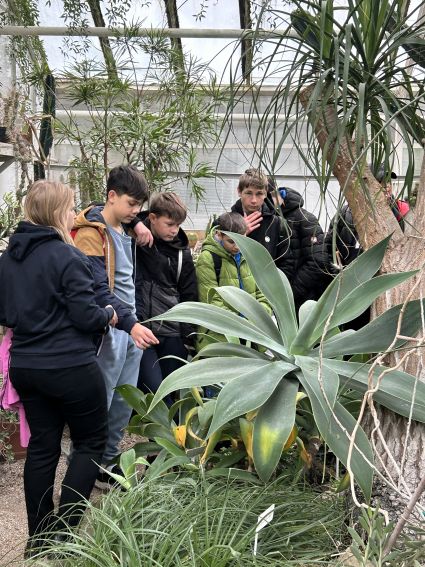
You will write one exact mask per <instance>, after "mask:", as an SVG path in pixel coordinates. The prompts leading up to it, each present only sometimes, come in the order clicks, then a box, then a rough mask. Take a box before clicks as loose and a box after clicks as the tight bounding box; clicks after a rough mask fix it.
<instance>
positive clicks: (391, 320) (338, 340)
mask: <svg viewBox="0 0 425 567" xmlns="http://www.w3.org/2000/svg"><path fill="white" fill-rule="evenodd" d="M422 301H423V304H424V306H425V300H422ZM402 307H403V304H399V305H395V306H394V307H391V308H390V309H388V311H386V312H385V313H383V314H382V315H380V316H379V317H377V318H376V319H374V320H373V321H371V322H370V323H368V324H367V325H365V326H364V327H363V328H362V329H360V330H359V331H356V332H355V333H351V334H350V335H349V336H347V335H345V334H344V333H341V334H340V335H338V336H336V337H332V338H331V339H329V340H327V341H326V342H325V343H324V345H323V356H324V357H326V358H333V357H335V356H339V355H348V354H362V353H372V352H376V353H377V352H383V351H385V350H387V348H388V347H389V346H390V345H391V344H392V342H393V340H394V337H395V336H396V332H397V326H398V319H399V316H400V312H401V309H402ZM421 326H422V320H421V300H419V299H415V300H414V301H410V302H409V303H408V304H407V305H406V308H405V311H404V314H403V320H402V323H401V327H400V334H401V335H403V336H405V337H414V336H415V335H416V333H417V332H418V331H419V329H420V328H421ZM405 342H406V341H404V340H398V341H397V342H396V344H395V347H394V348H399V347H401V346H402V345H403V344H405ZM316 351H318V349H316ZM313 352H314V351H313Z"/></svg>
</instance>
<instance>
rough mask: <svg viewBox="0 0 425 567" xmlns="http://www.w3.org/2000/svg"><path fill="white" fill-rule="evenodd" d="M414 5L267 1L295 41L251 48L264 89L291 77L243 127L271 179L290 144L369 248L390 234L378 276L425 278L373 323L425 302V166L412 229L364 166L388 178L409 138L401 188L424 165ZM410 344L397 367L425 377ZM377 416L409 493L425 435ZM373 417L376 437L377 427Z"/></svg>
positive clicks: (422, 59)
mask: <svg viewBox="0 0 425 567" xmlns="http://www.w3.org/2000/svg"><path fill="white" fill-rule="evenodd" d="M410 4H411V3H410V2H409V1H405V2H402V1H400V0H381V1H379V2H377V1H376V0H347V2H346V3H345V7H340V8H339V9H338V11H337V8H336V7H335V2H333V1H332V0H325V1H321V0H310V1H309V2H305V1H300V0H295V1H293V2H292V3H291V8H292V9H288V8H286V7H284V9H276V8H273V7H271V5H272V3H269V5H268V6H266V7H265V8H264V10H265V11H266V10H269V12H270V13H271V14H272V17H273V18H274V20H275V22H277V21H278V20H280V22H279V23H278V27H279V28H280V29H287V30H288V33H286V34H283V36H282V35H281V36H278V35H276V38H275V39H273V45H272V50H270V49H269V50H268V53H269V55H267V54H266V55H263V56H261V53H262V49H261V48H262V47H263V45H262V43H261V40H259V39H258V40H257V41H256V42H255V45H254V53H255V54H256V56H254V60H256V61H257V62H258V63H257V68H255V67H254V71H255V73H256V75H258V74H259V73H260V74H261V73H263V74H262V78H261V79H260V81H259V83H258V85H257V86H261V85H262V83H263V81H264V80H265V79H266V78H267V75H268V73H270V70H271V69H276V68H279V70H280V72H281V73H282V72H283V77H282V79H281V81H280V84H279V85H278V87H277V88H276V91H275V93H274V95H273V96H272V97H271V101H270V103H269V105H268V107H267V108H266V109H265V111H263V110H262V111H261V114H260V111H259V108H261V107H260V106H259V105H258V97H259V96H260V95H259V91H260V89H255V90H254V91H253V94H252V97H253V99H252V105H251V108H250V117H249V118H250V120H248V121H247V123H249V124H253V123H254V121H253V118H257V120H258V124H259V127H258V128H254V127H253V128H252V130H251V138H252V140H253V142H254V145H255V148H256V154H257V159H258V163H259V164H261V165H262V167H265V168H267V169H268V170H269V172H270V173H271V174H272V173H274V167H275V164H276V163H277V162H278V161H279V157H280V156H281V153H282V146H283V143H288V142H289V141H291V142H293V144H294V146H295V147H296V149H297V150H298V152H299V154H300V155H301V157H302V159H303V160H304V163H305V165H306V168H307V169H308V170H309V173H310V174H311V176H312V177H314V178H315V179H316V180H317V182H318V183H319V185H320V188H321V190H322V193H323V197H324V196H325V195H326V193H327V190H328V187H329V180H330V178H331V176H332V175H334V176H335V177H336V179H337V180H338V182H339V185H340V204H341V203H342V202H343V201H344V200H346V201H347V202H348V205H349V207H350V208H351V211H352V214H353V218H354V222H355V225H356V229H357V232H358V235H359V239H360V242H361V245H362V246H363V248H364V249H369V248H371V247H372V246H373V245H375V244H376V243H377V242H379V241H380V240H382V238H384V237H386V236H389V235H391V234H392V238H391V242H390V246H389V247H388V250H387V253H386V254H385V257H384V261H383V264H382V267H381V273H390V272H397V271H405V270H412V269H418V270H419V272H418V274H417V276H416V277H415V280H414V283H413V284H412V283H411V282H410V283H408V284H402V285H400V286H398V287H397V288H396V289H395V290H393V291H392V292H391V293H388V294H385V296H382V297H380V298H379V299H378V300H377V301H376V302H375V304H374V306H373V316H377V315H380V314H381V313H383V312H384V311H386V310H387V309H388V308H389V307H390V306H393V305H396V304H399V303H403V302H404V301H405V300H407V299H408V298H409V299H414V298H419V297H424V296H425V279H424V278H423V271H422V267H423V266H424V264H425V246H423V238H424V236H425V161H424V165H422V173H421V179H420V183H419V190H418V196H417V200H416V204H415V207H414V208H413V209H412V210H411V212H410V213H409V216H408V217H407V219H406V224H405V230H404V232H403V231H402V229H401V228H400V226H399V225H398V223H397V220H396V218H395V217H394V215H393V213H392V211H391V209H390V207H389V206H388V203H387V200H386V197H385V195H384V193H383V191H382V186H381V185H380V184H379V183H378V182H377V180H376V179H375V177H374V175H373V174H372V170H371V169H370V168H369V166H368V162H372V164H373V166H372V169H373V168H377V167H378V166H379V164H381V163H384V165H385V171H388V172H390V171H391V170H392V167H393V165H394V163H395V162H396V156H397V152H396V150H397V144H399V143H400V140H401V141H402V143H403V144H404V148H405V149H404V154H406V155H407V167H406V175H405V189H406V190H407V192H408V193H409V194H410V191H411V189H412V185H413V175H414V171H415V168H417V167H418V165H419V164H418V163H416V162H417V150H416V151H415V149H416V148H418V147H422V146H423V140H424V139H425V121H424V118H423V110H424V103H425V101H424V98H425V91H424V85H425V83H424V80H423V68H425V48H424V45H425V40H424V39H423V38H424V37H425V19H424V18H423V14H424V6H425V2H424V1H422V0H421V1H420V2H416V3H415V5H414V7H413V8H411V9H410V8H409V7H410ZM294 32H296V33H294ZM263 41H264V40H263ZM264 53H266V50H264ZM418 69H419V72H417V70H418ZM234 92H235V96H234V98H233V100H232V103H231V106H230V107H229V115H230V111H231V109H232V108H234V105H235V104H236V103H237V102H238V101H239V100H240V98H241V97H242V95H243V96H245V97H246V95H247V91H246V89H245V88H244V86H243V85H240V87H239V88H237V87H235V88H234ZM238 93H239V94H240V96H237V95H238ZM282 115H283V119H282ZM294 118H296V119H294ZM301 135H302V138H301ZM306 136H307V137H306ZM305 140H307V143H306V142H305ZM415 158H416V162H415ZM404 166H405V164H404V163H403V169H404ZM408 344H409V345H410V346H409V348H410V349H411V350H407V353H408V356H406V351H403V352H402V353H397V354H393V355H391V363H392V364H393V365H396V364H400V365H402V367H403V368H404V370H407V371H408V372H410V373H412V374H414V375H416V376H418V377H419V379H420V380H425V354H423V352H424V351H423V349H418V348H416V347H417V346H418V345H421V344H422V342H418V339H417V338H412V340H411V341H410V342H409V343H408ZM377 418H379V421H380V431H382V432H383V433H384V435H383V436H382V438H381V439H379V436H376V435H375V436H374V437H376V439H375V441H376V443H377V448H378V452H379V454H380V456H381V458H382V462H383V464H384V465H385V466H386V467H388V470H389V472H390V473H391V474H392V475H393V478H394V481H395V483H397V482H402V480H403V479H404V480H405V481H406V483H407V485H408V486H409V487H410V488H412V487H414V486H416V485H417V484H418V483H419V480H420V479H421V477H422V475H423V470H424V466H425V452H424V451H423V446H424V444H425V428H424V427H423V426H422V425H419V424H416V423H409V422H408V421H407V420H405V419H399V418H397V417H396V416H394V415H393V414H392V413H391V414H390V413H388V412H386V411H384V410H381V409H380V408H378V414H377ZM368 419H369V421H370V423H369V427H370V429H371V430H372V429H373V425H374V423H376V421H375V422H374V420H373V419H372V418H371V417H370V416H369V418H368ZM385 444H386V445H387V448H388V450H389V451H387V450H386V449H385ZM389 452H390V453H392V455H393V456H394V458H395V461H394V462H393V461H392V459H391V458H390V457H389V454H388V453H389Z"/></svg>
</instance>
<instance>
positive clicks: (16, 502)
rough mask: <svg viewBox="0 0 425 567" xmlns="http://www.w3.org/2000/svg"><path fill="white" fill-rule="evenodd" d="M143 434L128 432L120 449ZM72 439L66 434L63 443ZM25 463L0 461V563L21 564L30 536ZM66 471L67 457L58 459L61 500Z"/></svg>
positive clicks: (2, 566)
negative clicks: (61, 489)
mask: <svg viewBox="0 0 425 567" xmlns="http://www.w3.org/2000/svg"><path fill="white" fill-rule="evenodd" d="M140 440H141V438H137V437H135V436H133V437H132V438H130V437H129V436H127V435H126V436H125V437H124V439H123V442H122V444H121V450H126V449H129V448H130V447H131V446H133V445H134V443H135V442H136V441H140ZM68 443H69V440H68V439H67V438H66V436H65V437H64V440H63V442H62V444H63V446H64V445H65V446H66V445H67V444H68ZM24 464H25V460H24V459H21V460H18V461H14V462H12V463H6V462H4V461H3V462H0V567H6V566H7V567H12V566H13V567H20V566H21V565H23V552H24V548H25V543H26V540H27V535H28V532H27V515H26V509H25V498H24V481H23V473H24ZM65 471H66V457H65V455H62V457H61V458H60V461H59V465H58V469H57V473H56V483H55V489H54V499H55V502H56V504H57V503H58V501H59V488H60V484H61V482H62V479H63V477H64V476H65ZM101 494H102V491H100V490H97V489H96V488H94V489H93V492H92V496H91V500H98V499H99V497H100V496H101Z"/></svg>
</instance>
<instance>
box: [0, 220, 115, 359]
mask: <svg viewBox="0 0 425 567" xmlns="http://www.w3.org/2000/svg"><path fill="white" fill-rule="evenodd" d="M112 313H113V311H112V308H110V307H109V308H105V309H103V308H101V307H99V306H98V305H97V304H96V302H95V295H94V291H93V275H92V271H91V267H90V263H89V260H88V259H87V258H86V256H85V255H84V254H82V253H81V252H80V251H79V250H77V248H74V247H73V246H70V245H69V244H66V243H65V242H63V240H62V239H61V238H60V236H59V234H58V233H57V232H56V231H55V230H54V229H53V228H50V227H45V226H40V225H34V224H32V223H29V222H26V221H23V222H20V223H19V225H18V228H17V230H16V232H15V234H14V235H13V236H11V238H10V242H9V246H8V247H7V250H6V251H5V252H4V253H3V254H2V256H1V257H0V324H1V325H4V326H6V327H10V328H11V329H12V330H13V339H12V348H11V366H12V367H17V368H39V369H54V368H71V367H74V366H80V365H83V364H88V363H90V362H94V361H95V356H96V353H95V345H94V341H93V335H94V334H95V333H102V332H104V331H105V329H106V328H107V325H108V322H109V320H110V318H111V316H112Z"/></svg>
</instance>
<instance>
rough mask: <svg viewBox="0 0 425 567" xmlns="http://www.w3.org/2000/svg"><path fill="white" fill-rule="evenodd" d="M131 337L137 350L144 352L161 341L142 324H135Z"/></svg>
mask: <svg viewBox="0 0 425 567" xmlns="http://www.w3.org/2000/svg"><path fill="white" fill-rule="evenodd" d="M130 335H131V338H132V339H133V341H134V344H135V345H136V346H137V348H140V349H142V350H144V349H145V348H148V347H150V346H152V345H157V344H159V340H158V339H157V338H156V337H155V335H154V334H153V333H152V331H151V330H150V329H148V328H147V327H144V326H143V325H141V324H140V323H135V325H134V326H133V328H132V329H131V332H130Z"/></svg>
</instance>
